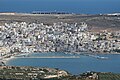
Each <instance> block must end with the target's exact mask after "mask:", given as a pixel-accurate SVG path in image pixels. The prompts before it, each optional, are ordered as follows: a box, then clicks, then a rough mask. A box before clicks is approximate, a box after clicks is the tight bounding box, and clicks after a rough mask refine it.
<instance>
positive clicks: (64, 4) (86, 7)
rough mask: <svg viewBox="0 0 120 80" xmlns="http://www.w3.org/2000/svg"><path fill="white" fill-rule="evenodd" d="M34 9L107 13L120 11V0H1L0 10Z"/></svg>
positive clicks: (21, 10) (22, 10)
mask: <svg viewBox="0 0 120 80" xmlns="http://www.w3.org/2000/svg"><path fill="white" fill-rule="evenodd" d="M32 11H64V12H69V13H81V14H100V13H104V14H106V13H114V12H120V0H0V12H20V13H22V12H23V13H31V12H32Z"/></svg>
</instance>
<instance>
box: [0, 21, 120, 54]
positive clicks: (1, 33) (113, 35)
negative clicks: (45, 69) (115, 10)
mask: <svg viewBox="0 0 120 80" xmlns="http://www.w3.org/2000/svg"><path fill="white" fill-rule="evenodd" d="M34 52H93V53H119V52H120V31H114V32H112V31H111V32H108V31H106V30H104V31H101V32H90V31H89V26H87V24H86V23H84V22H81V24H77V23H75V24H67V23H63V22H58V23H53V25H44V24H43V23H41V24H36V23H26V22H13V23H5V25H3V26H0V53H1V54H0V55H1V56H5V55H6V54H7V55H8V54H9V55H13V53H17V54H18V53H34Z"/></svg>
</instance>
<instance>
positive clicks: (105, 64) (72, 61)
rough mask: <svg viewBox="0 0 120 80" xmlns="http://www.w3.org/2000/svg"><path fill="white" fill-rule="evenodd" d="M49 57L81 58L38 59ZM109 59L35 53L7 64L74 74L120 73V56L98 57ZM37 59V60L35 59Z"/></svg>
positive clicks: (14, 59)
mask: <svg viewBox="0 0 120 80" xmlns="http://www.w3.org/2000/svg"><path fill="white" fill-rule="evenodd" d="M39 56H40V57H45V56H46V57H47V56H51V57H52V56H67V57H68V56H69V57H70V56H79V57H80V58H55V57H54V58H38V57H39ZM98 56H102V57H107V58H108V59H97V58H95V57H91V56H85V55H72V54H64V53H33V54H31V55H29V57H33V58H29V57H25V58H13V59H11V60H9V61H8V62H7V63H6V64H7V65H13V66H34V67H50V68H59V69H63V70H67V71H68V72H70V73H72V74H80V73H83V72H86V71H97V72H114V73H120V55H117V54H116V55H112V54H109V55H98ZM34 57H37V58H34Z"/></svg>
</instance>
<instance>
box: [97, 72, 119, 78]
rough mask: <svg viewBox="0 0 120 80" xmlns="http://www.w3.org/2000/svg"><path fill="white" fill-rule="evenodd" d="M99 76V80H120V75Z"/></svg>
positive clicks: (101, 74) (107, 74)
mask: <svg viewBox="0 0 120 80" xmlns="http://www.w3.org/2000/svg"><path fill="white" fill-rule="evenodd" d="M98 76H99V79H98V80H120V74H114V73H99V74H98Z"/></svg>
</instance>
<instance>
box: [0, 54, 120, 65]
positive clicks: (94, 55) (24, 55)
mask: <svg viewBox="0 0 120 80" xmlns="http://www.w3.org/2000/svg"><path fill="white" fill-rule="evenodd" d="M39 53H41V54H43V53H49V52H39ZM39 53H37V54H39ZM53 53H55V52H53ZM62 53H64V54H72V55H71V56H39V57H34V56H27V55H29V54H34V53H22V54H20V53H18V54H15V55H12V56H10V57H7V58H5V57H4V58H2V59H1V60H0V63H1V64H2V63H4V64H5V65H6V63H7V62H8V61H10V60H11V59H15V58H66V59H67V58H80V55H83V56H89V57H93V58H96V59H108V57H104V55H109V54H110V55H120V53H93V52H62ZM75 54H78V55H79V56H78V55H77V56H76V55H75ZM99 55H103V56H99Z"/></svg>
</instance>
